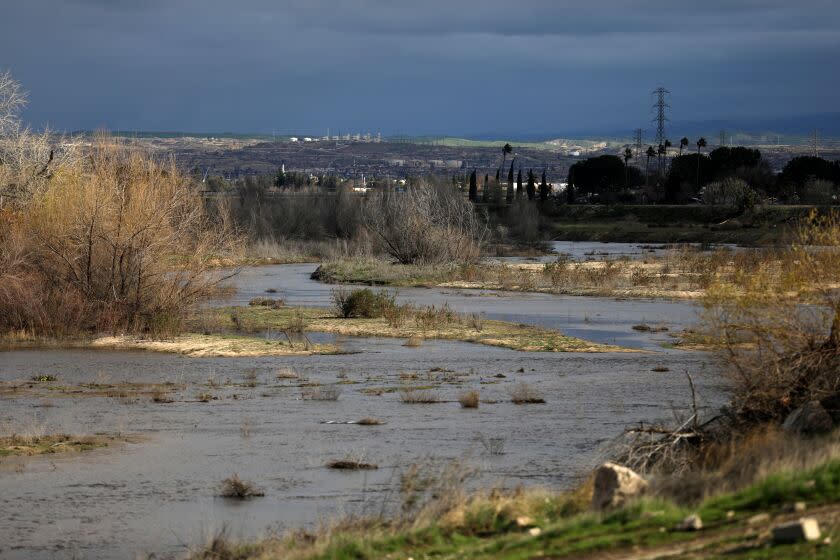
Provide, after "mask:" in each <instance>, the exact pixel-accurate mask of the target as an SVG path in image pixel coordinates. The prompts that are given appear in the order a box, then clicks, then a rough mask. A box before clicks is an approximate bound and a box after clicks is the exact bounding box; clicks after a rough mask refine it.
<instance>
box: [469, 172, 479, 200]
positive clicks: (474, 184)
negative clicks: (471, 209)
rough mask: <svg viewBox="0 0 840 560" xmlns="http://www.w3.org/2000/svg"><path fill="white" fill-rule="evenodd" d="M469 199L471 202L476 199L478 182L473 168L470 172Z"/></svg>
mask: <svg viewBox="0 0 840 560" xmlns="http://www.w3.org/2000/svg"><path fill="white" fill-rule="evenodd" d="M470 200H471V201H473V202H476V201H477V200H478V184H477V181H476V178H475V169H473V172H472V173H470Z"/></svg>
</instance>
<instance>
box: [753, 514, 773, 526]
mask: <svg viewBox="0 0 840 560" xmlns="http://www.w3.org/2000/svg"><path fill="white" fill-rule="evenodd" d="M767 521H770V514H769V513H757V514H755V515H753V516H752V517H750V518H749V519H747V525H758V524H759V523H765V522H767Z"/></svg>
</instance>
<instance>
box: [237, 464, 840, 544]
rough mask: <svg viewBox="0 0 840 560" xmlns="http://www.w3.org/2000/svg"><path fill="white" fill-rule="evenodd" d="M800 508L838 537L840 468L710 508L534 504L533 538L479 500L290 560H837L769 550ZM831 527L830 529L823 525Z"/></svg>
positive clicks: (769, 481) (344, 537)
mask: <svg viewBox="0 0 840 560" xmlns="http://www.w3.org/2000/svg"><path fill="white" fill-rule="evenodd" d="M797 500H805V501H807V502H808V505H809V511H813V508H814V507H816V506H823V507H827V506H832V507H833V509H831V511H833V512H834V514H835V515H834V516H833V517H832V516H830V515H829V513H830V512H829V510H826V509H823V510H821V513H820V514H818V515H817V517H818V518H819V519H820V522H821V526H822V529H823V532H824V534H825V533H828V534H831V532H833V531H836V530H837V529H838V528H840V527H838V526H837V525H838V523H837V519H838V518H840V515H837V514H840V511H838V510H840V460H834V461H831V462H828V463H825V464H823V465H821V466H819V467H817V468H815V469H812V470H810V471H805V472H781V473H777V474H775V475H772V476H770V477H768V478H766V479H765V480H763V481H761V482H758V483H756V484H753V485H751V486H749V487H747V488H745V489H743V490H741V491H739V492H735V493H732V494H727V495H722V496H718V497H713V498H710V499H707V500H706V501H705V502H703V503H702V504H700V506H699V507H698V508H696V509H689V508H684V507H678V506H676V505H674V504H673V503H669V502H666V501H663V500H659V499H651V498H646V499H642V500H639V501H637V502H635V503H632V504H630V505H628V506H626V507H624V508H623V509H619V510H617V511H614V512H612V513H608V514H603V515H601V514H596V513H590V512H584V513H577V514H573V515H565V516H564V513H565V511H564V510H563V508H559V509H558V508H555V507H553V506H554V503H553V501H552V500H551V499H550V498H545V501H544V502H543V501H540V500H537V501H534V500H532V502H533V503H536V504H537V505H536V506H533V507H532V508H531V509H530V510H529V511H528V514H529V515H532V516H533V518H534V520H535V524H536V525H537V526H538V527H540V528H541V533H540V534H539V535H536V536H534V535H531V534H529V533H528V532H526V531H523V530H522V529H520V528H518V527H517V525H516V524H515V523H514V522H513V519H514V517H512V515H513V514H510V512H509V511H507V510H506V508H505V507H504V505H502V504H501V503H499V502H497V503H494V502H492V501H486V500H485V501H481V500H478V501H476V502H473V503H472V504H468V505H467V506H466V507H465V509H464V512H463V516H462V518H461V519H462V521H461V522H460V523H459V524H458V525H457V526H455V527H448V526H447V525H446V523H445V522H441V523H432V524H431V525H429V526H426V527H422V528H418V529H413V530H401V531H391V530H389V529H388V528H387V527H385V526H383V525H381V524H378V525H376V524H374V525H371V524H368V525H367V526H365V527H364V528H363V529H358V530H356V531H349V532H347V531H345V532H334V533H332V534H331V535H330V537H329V542H328V543H326V544H325V545H319V546H318V547H317V548H314V549H313V548H306V545H304V547H303V549H301V550H300V552H301V554H300V555H295V556H293V557H295V558H298V557H300V558H317V559H322V560H345V559H346V560H367V559H370V560H373V559H378V558H384V557H388V558H393V559H397V558H408V557H413V558H437V559H456V558H458V559H460V558H468V559H491V558H493V559H502V560H522V559H526V558H547V557H549V558H568V557H571V558H597V557H599V556H598V555H599V554H601V553H607V552H608V553H609V555H611V556H610V557H611V558H618V557H622V558H623V557H626V556H627V555H629V554H631V553H635V552H652V551H656V550H659V551H660V552H672V553H675V554H676V555H675V556H674V557H680V558H682V557H686V556H687V555H689V553H690V555H691V557H692V558H697V557H699V558H719V557H726V558H762V559H782V558H837V557H838V554H840V549H839V548H838V546H837V545H832V546H823V545H821V544H819V543H802V544H796V545H784V546H770V545H769V544H768V541H767V537H766V534H767V533H766V531H767V529H768V528H769V527H772V526H773V525H774V524H776V523H778V522H779V520H780V519H781V517H779V516H781V515H782V511H783V510H782V508H783V506H784V505H786V504H789V503H792V502H794V501H797ZM835 506H836V507H835ZM728 511H733V512H735V516H734V517H733V518H731V519H727V515H726V514H727V512H728ZM694 512H698V513H699V514H700V515H701V517H702V519H703V522H704V529H703V530H702V531H700V532H697V533H693V532H683V531H677V530H674V528H675V526H676V525H677V524H678V523H679V522H680V521H681V520H682V519H683V518H684V517H685V516H686V515H688V514H690V513H694ZM758 512H767V513H769V514H770V515H771V520H770V521H769V522H768V523H767V524H766V525H765V526H755V527H753V526H748V525H747V523H746V519H747V517H748V516H750V515H753V514H755V513H758ZM796 515H799V514H796ZM773 516H776V519H773ZM788 517H790V516H788ZM828 519H831V520H833V521H826V520H828ZM762 535H764V536H762ZM249 546H252V545H249ZM289 546H290V545H289V543H288V542H285V543H278V542H274V543H269V544H266V545H265V546H264V547H258V551H259V552H260V553H261V554H262V555H261V556H259V557H260V558H272V557H275V555H274V554H273V552H276V553H277V556H276V557H280V554H279V553H280V552H281V551H282V552H284V553H286V552H288V551H289V550H290V549H289ZM293 548H294V546H293V545H292V549H293ZM307 550H308V551H309V552H310V553H307ZM245 557H247V556H245ZM284 557H285V556H284ZM650 557H653V556H650ZM669 557H670V556H669Z"/></svg>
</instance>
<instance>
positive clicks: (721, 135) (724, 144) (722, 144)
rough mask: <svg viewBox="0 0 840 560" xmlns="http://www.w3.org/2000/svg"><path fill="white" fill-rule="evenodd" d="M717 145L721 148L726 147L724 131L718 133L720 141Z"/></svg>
mask: <svg viewBox="0 0 840 560" xmlns="http://www.w3.org/2000/svg"><path fill="white" fill-rule="evenodd" d="M718 145H720V146H721V147H724V146H726V131H725V130H721V131H720V140H719V141H718Z"/></svg>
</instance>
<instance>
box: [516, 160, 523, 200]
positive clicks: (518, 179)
mask: <svg viewBox="0 0 840 560" xmlns="http://www.w3.org/2000/svg"><path fill="white" fill-rule="evenodd" d="M522 194H523V191H522V168H521V167H520V168H519V173H517V174H516V198H521V197H522Z"/></svg>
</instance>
